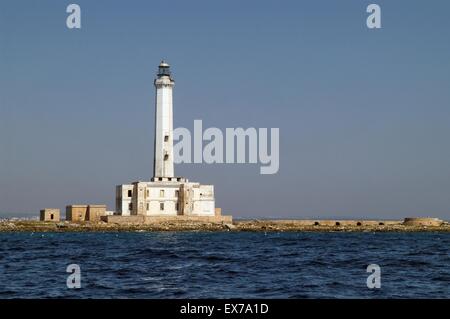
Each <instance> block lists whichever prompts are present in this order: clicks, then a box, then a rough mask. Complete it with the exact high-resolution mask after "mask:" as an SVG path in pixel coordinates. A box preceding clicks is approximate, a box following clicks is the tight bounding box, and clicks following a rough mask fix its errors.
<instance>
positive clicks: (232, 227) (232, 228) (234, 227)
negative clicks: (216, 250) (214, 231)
mask: <svg viewBox="0 0 450 319" xmlns="http://www.w3.org/2000/svg"><path fill="white" fill-rule="evenodd" d="M224 226H225V228H226V229H228V230H234V229H236V226H234V225H233V224H225V225H224Z"/></svg>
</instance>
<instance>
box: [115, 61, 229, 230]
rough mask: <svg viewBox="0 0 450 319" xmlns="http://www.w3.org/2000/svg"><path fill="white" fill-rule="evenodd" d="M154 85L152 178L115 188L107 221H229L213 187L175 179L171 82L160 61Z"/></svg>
mask: <svg viewBox="0 0 450 319" xmlns="http://www.w3.org/2000/svg"><path fill="white" fill-rule="evenodd" d="M154 85H155V121H154V123H155V128H154V129H155V139H154V156H153V177H152V178H151V180H150V181H141V180H138V181H135V182H132V183H131V184H121V185H117V186H116V211H115V215H114V216H108V221H114V222H117V223H122V222H125V223H146V222H154V221H167V220H168V219H167V218H172V220H174V221H176V220H186V221H202V222H231V221H232V217H231V216H224V215H222V213H221V210H220V208H217V207H216V202H215V197H214V186H213V185H204V184H200V183H197V182H190V181H189V180H188V179H187V178H184V177H181V176H175V174H174V167H173V165H174V160H173V103H172V93H173V87H174V85H175V81H174V80H173V78H172V74H171V72H170V66H169V64H168V63H166V62H165V61H161V63H160V64H159V66H158V72H157V74H156V78H155V81H154Z"/></svg>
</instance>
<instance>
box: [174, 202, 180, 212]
mask: <svg viewBox="0 0 450 319" xmlns="http://www.w3.org/2000/svg"><path fill="white" fill-rule="evenodd" d="M179 207H180V205H179V204H178V203H176V204H175V210H176V211H178V209H179Z"/></svg>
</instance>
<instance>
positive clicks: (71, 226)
mask: <svg viewBox="0 0 450 319" xmlns="http://www.w3.org/2000/svg"><path fill="white" fill-rule="evenodd" d="M146 231H197V232H200V231H206V232H208V231H214V232H216V231H217V232H220V231H223V232H226V231H232V232H239V231H249V232H450V224H449V223H447V222H443V223H442V224H441V225H439V226H426V225H404V224H403V223H401V222H391V223H381V222H380V223H378V222H367V223H365V222H364V221H363V222H358V223H347V222H345V221H342V222H333V223H331V222H323V223H319V222H316V223H315V224H314V223H313V224H311V223H307V222H305V221H302V220H238V221H234V222H233V223H232V224H228V223H203V222H176V221H170V222H160V223H149V224H141V225H139V224H127V225H123V224H114V223H105V222H97V223H92V222H77V223H74V222H68V221H65V222H59V223H55V222H42V221H30V220H26V221H22V220H19V221H8V220H6V221H1V222H0V232H146Z"/></svg>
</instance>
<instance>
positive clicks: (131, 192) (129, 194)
mask: <svg viewBox="0 0 450 319" xmlns="http://www.w3.org/2000/svg"><path fill="white" fill-rule="evenodd" d="M132 194H133V191H132V190H131V189H129V190H128V197H131V195H132Z"/></svg>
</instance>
